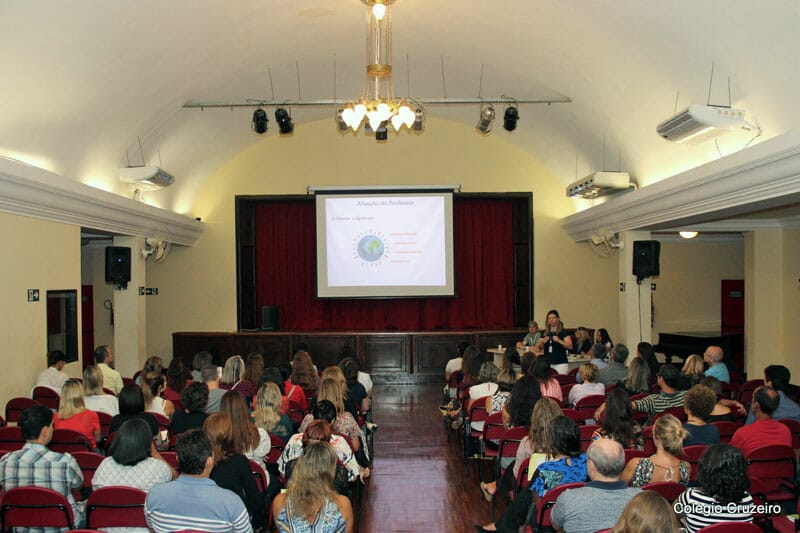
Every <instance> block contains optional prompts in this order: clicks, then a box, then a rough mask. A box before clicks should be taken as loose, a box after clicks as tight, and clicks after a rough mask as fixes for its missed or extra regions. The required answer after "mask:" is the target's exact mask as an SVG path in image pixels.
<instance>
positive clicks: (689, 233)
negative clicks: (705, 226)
mask: <svg viewBox="0 0 800 533" xmlns="http://www.w3.org/2000/svg"><path fill="white" fill-rule="evenodd" d="M678 235H680V236H681V237H683V238H684V239H694V238H695V237H697V232H696V231H679V232H678Z"/></svg>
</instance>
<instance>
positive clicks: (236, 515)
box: [144, 429, 253, 533]
mask: <svg viewBox="0 0 800 533" xmlns="http://www.w3.org/2000/svg"><path fill="white" fill-rule="evenodd" d="M175 450H176V451H177V453H178V466H179V467H180V468H179V470H180V473H181V474H180V476H179V477H178V479H176V480H175V481H170V482H169V483H162V484H160V485H155V486H153V488H151V489H150V492H148V493H147V500H145V504H144V514H145V517H146V519H147V525H148V526H149V527H150V529H151V530H153V531H155V532H156V533H158V532H161V531H165V532H166V531H180V530H184V529H190V530H195V531H231V532H233V533H251V532H252V531H253V527H252V526H251V525H250V517H249V516H248V514H247V509H246V508H245V506H244V503H243V502H242V499H241V498H240V497H239V496H238V495H237V494H236V493H235V492H231V491H229V490H227V489H223V488H220V487H219V486H217V484H216V483H214V482H213V481H212V480H211V479H210V478H209V476H210V474H211V470H213V469H214V457H213V455H212V453H211V441H210V440H209V439H208V437H207V436H206V434H205V433H203V432H202V431H201V430H199V429H193V430H191V431H188V432H186V433H184V434H183V435H182V436H181V437H180V438H179V439H178V442H177V443H176V444H175Z"/></svg>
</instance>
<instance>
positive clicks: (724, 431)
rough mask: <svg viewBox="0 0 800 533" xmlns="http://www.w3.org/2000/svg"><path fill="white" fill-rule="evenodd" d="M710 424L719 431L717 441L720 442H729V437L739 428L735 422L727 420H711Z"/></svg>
mask: <svg viewBox="0 0 800 533" xmlns="http://www.w3.org/2000/svg"><path fill="white" fill-rule="evenodd" d="M711 425H712V426H714V427H715V428H717V430H718V431H719V442H720V444H730V443H731V437H733V434H734V433H735V432H736V430H737V429H739V426H738V425H736V422H728V421H727V420H725V421H722V422H711Z"/></svg>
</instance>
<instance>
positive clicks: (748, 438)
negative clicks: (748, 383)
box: [731, 385, 792, 457]
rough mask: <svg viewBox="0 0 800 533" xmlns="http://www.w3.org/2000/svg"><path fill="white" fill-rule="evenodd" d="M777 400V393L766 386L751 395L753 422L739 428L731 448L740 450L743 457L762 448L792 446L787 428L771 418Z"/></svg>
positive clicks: (790, 435) (790, 434) (732, 438)
mask: <svg viewBox="0 0 800 533" xmlns="http://www.w3.org/2000/svg"><path fill="white" fill-rule="evenodd" d="M778 400H779V396H778V393H777V391H775V389H773V388H772V387H770V386H767V385H764V386H763V387H759V388H757V389H756V391H755V392H754V393H753V402H752V403H751V404H750V412H751V413H753V415H754V416H755V422H753V423H752V424H750V425H747V426H742V427H740V428H739V429H737V430H736V432H735V433H734V434H733V437H731V446H735V447H736V448H739V449H740V450H742V453H743V454H744V455H745V457H746V456H747V454H749V453H750V452H752V451H753V450H755V449H756V448H761V447H763V446H772V445H775V444H778V445H781V446H789V447H791V446H792V433H791V431H789V428H788V427H787V426H786V425H784V424H782V423H780V422H778V421H777V420H775V419H774V418H773V417H772V413H774V412H775V410H776V409H777V408H778Z"/></svg>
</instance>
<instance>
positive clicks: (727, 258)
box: [651, 237, 744, 342]
mask: <svg viewBox="0 0 800 533" xmlns="http://www.w3.org/2000/svg"><path fill="white" fill-rule="evenodd" d="M656 238H657V237H656ZM660 262H661V265H660V266H661V275H660V276H659V277H657V278H653V279H652V280H651V281H652V282H653V283H655V284H656V291H655V292H654V293H653V303H654V313H653V314H654V323H653V342H658V332H659V331H661V332H669V331H715V330H719V328H720V294H721V292H720V281H721V280H723V279H744V240H737V241H724V242H714V241H709V240H704V239H702V238H700V239H694V240H691V241H689V240H687V241H682V242H669V241H665V242H662V243H661V257H660Z"/></svg>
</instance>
